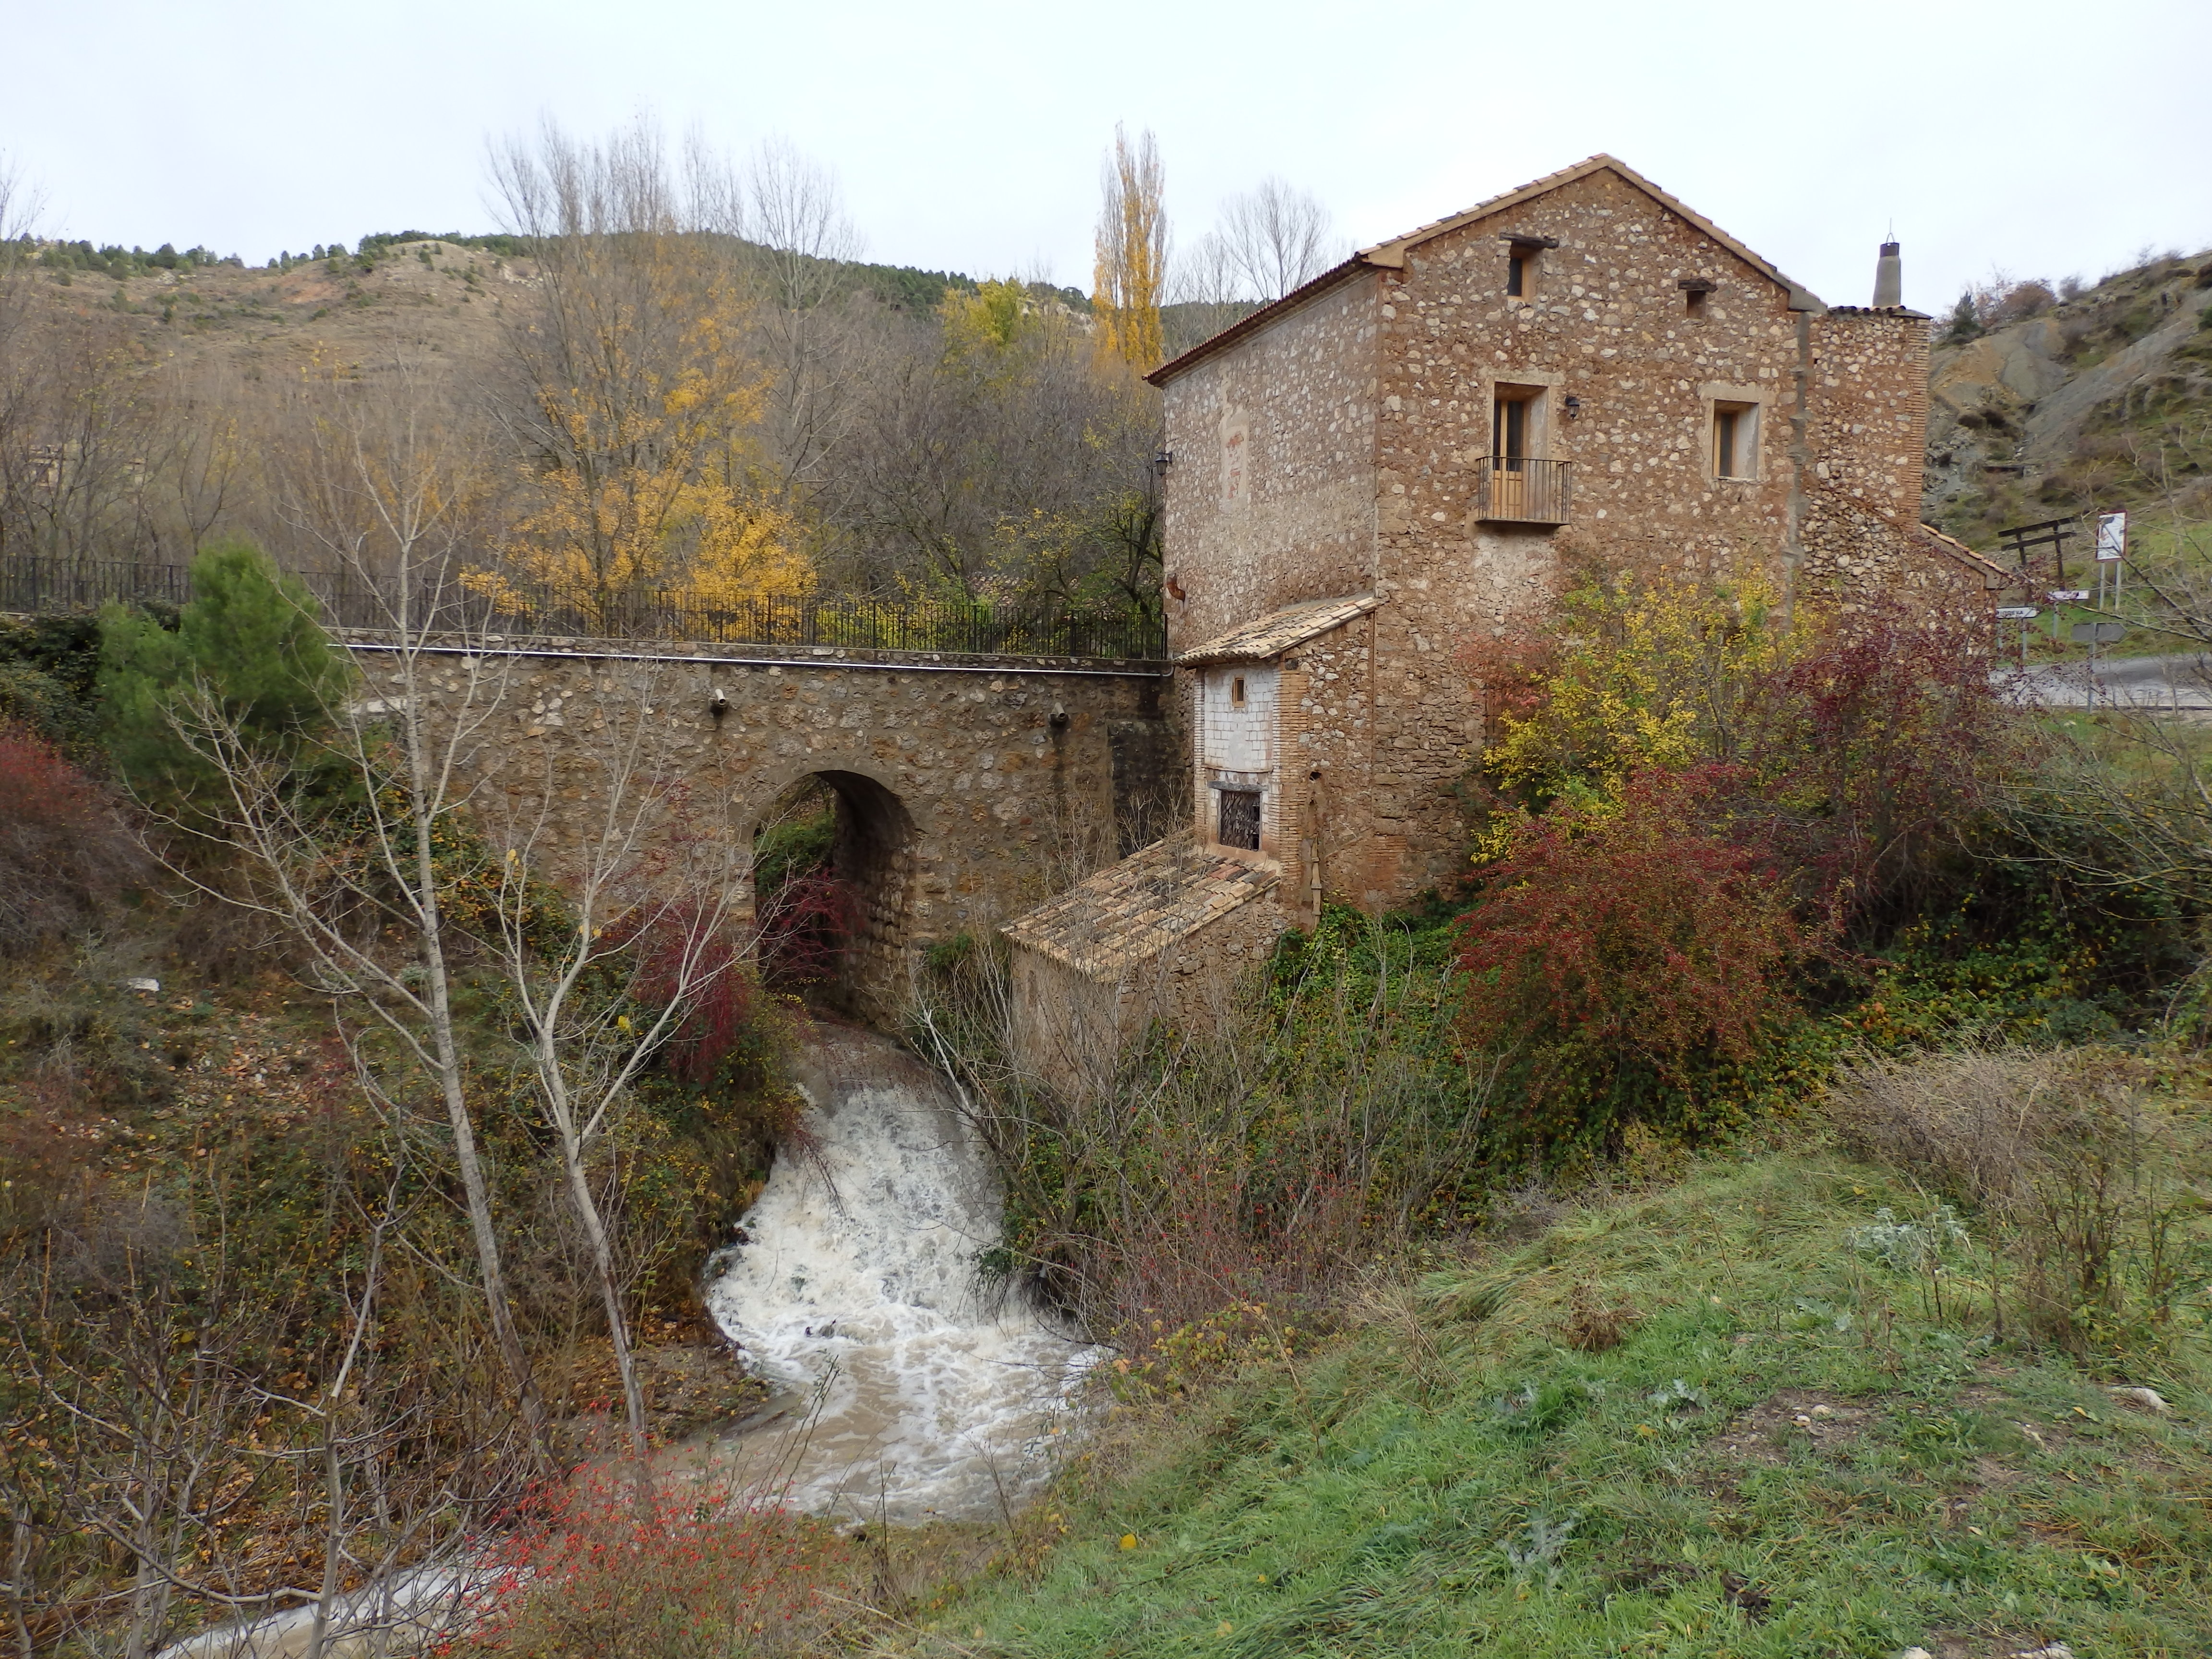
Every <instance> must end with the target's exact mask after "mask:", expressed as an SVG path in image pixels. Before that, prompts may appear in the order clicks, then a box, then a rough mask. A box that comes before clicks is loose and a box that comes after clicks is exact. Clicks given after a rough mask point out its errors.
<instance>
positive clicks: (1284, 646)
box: [1176, 593, 1383, 668]
mask: <svg viewBox="0 0 2212 1659" xmlns="http://www.w3.org/2000/svg"><path fill="white" fill-rule="evenodd" d="M1382 603H1383V601H1382V600H1380V599H1376V597H1375V596H1374V595H1373V594H1371V593H1370V594H1364V595H1363V596H1361V597H1360V598H1358V599H1312V600H1309V601H1308V602H1307V603H1306V604H1304V605H1291V606H1289V607H1287V608H1286V609H1285V610H1281V611H1271V612H1269V613H1268V614H1267V616H1264V617H1261V618H1260V619H1259V620H1258V621H1257V622H1249V623H1244V624H1243V626H1242V627H1240V628H1232V629H1230V630H1229V631H1228V632H1227V633H1226V634H1224V635H1220V636H1219V637H1218V638H1216V639H1211V640H1208V641H1206V643H1205V644H1203V645H1198V646H1193V647H1191V648H1190V649H1189V650H1188V651H1183V652H1179V653H1176V663H1177V664H1178V665H1180V666H1182V667H1184V668H1196V667H1200V666H1201V665H1205V664H1207V663H1217V662H1266V661H1267V659H1269V658H1271V657H1279V656H1281V655H1282V654H1283V653H1284V652H1285V651H1289V650H1292V649H1294V648H1296V647H1298V646H1301V645H1304V643H1305V642H1306V641H1308V640H1316V639H1319V638H1320V637H1321V636H1322V635H1324V634H1326V633H1328V631H1329V630H1330V629H1333V628H1341V627H1343V626H1344V624H1345V623H1348V622H1352V621H1353V620H1355V619H1357V618H1358V617H1364V616H1365V615H1366V614H1367V613H1368V612H1369V611H1372V610H1374V609H1375V607H1376V605H1380V604H1382Z"/></svg>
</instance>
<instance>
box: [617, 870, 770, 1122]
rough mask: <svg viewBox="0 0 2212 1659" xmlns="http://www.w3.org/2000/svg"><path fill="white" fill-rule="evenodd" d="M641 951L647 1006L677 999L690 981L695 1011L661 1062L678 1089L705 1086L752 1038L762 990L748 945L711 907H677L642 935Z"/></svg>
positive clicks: (688, 1012)
mask: <svg viewBox="0 0 2212 1659" xmlns="http://www.w3.org/2000/svg"><path fill="white" fill-rule="evenodd" d="M635 950H636V951H637V952H638V974H637V979H636V981H635V990H636V993H637V994H638V996H639V997H640V998H641V1000H644V1001H647V1002H650V1003H659V1004H665V1003H668V1002H671V1001H673V1000H675V999H676V997H677V996H678V994H681V993H683V992H684V990H685V989H686V987H687V982H688V987H689V993H690V1006H689V1007H687V1008H686V1009H685V1010H684V1013H683V1016H682V1018H679V1019H678V1022H677V1024H676V1029H675V1030H673V1031H672V1032H671V1033H670V1035H669V1036H668V1039H667V1041H666V1042H665V1044H664V1045H663V1046H662V1048H661V1063H662V1064H663V1065H664V1066H666V1067H667V1069H668V1072H669V1074H670V1075H671V1076H672V1077H674V1078H675V1079H677V1080H678V1082H679V1083H687V1084H690V1085H691V1086H692V1087H694V1088H697V1089H703V1088H705V1087H707V1086H708V1085H709V1084H711V1083H713V1082H714V1079H715V1078H716V1076H717V1075H718V1074H719V1073H720V1071H721V1069H722V1067H723V1066H724V1065H725V1064H726V1062H727V1061H728V1060H730V1059H731V1057H732V1055H734V1054H738V1053H740V1052H741V1051H743V1050H744V1049H745V1048H747V1047H748V1046H749V1044H750V1042H751V1040H752V1036H753V1021H754V1016H755V1015H756V1013H757V1012H758V997H757V992H758V990H759V986H758V983H757V981H756V980H755V979H754V977H753V975H752V973H751V972H750V969H748V967H747V965H746V963H745V962H744V944H743V942H742V940H741V939H739V938H738V936H737V933H736V930H735V929H733V928H732V927H728V926H727V925H726V924H718V919H717V918H716V917H714V915H712V913H711V912H710V910H709V908H708V907H707V906H705V905H703V904H671V905H670V906H668V907H667V908H665V909H663V910H660V911H659V912H658V913H657V914H655V915H653V918H652V920H651V921H649V922H647V924H646V925H645V926H644V927H642V928H641V931H640V934H639V937H638V938H637V939H636V940H635Z"/></svg>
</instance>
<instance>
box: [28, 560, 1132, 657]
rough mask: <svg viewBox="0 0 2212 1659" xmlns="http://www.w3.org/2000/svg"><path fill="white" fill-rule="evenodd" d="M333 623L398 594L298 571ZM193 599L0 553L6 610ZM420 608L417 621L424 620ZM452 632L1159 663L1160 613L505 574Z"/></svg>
mask: <svg viewBox="0 0 2212 1659" xmlns="http://www.w3.org/2000/svg"><path fill="white" fill-rule="evenodd" d="M295 574H298V576H299V578H300V580H301V581H302V582H303V583H304V584H305V585H306V586H307V590H308V591H309V592H312V593H313V595H314V596H315V599H316V601H317V603H318V604H319V605H320V607H321V611H322V619H323V620H324V621H325V623H329V624H330V625H331V626H333V627H337V628H348V629H389V628H391V627H392V626H393V617H392V605H391V600H390V598H389V596H388V595H386V594H384V593H382V592H379V591H378V590H377V589H376V588H374V586H371V585H370V584H368V583H367V582H364V581H362V580H360V579H359V578H358V577H354V576H349V575H339V574H329V573H321V572H314V571H301V572H298V573H295ZM190 599H191V580H190V575H189V572H188V571H187V569H186V568H185V566H183V565H175V564H132V563H129V562H120V561H117V562H72V561H64V560H59V559H43V558H34V557H23V556H10V557H8V558H5V559H0V611H30V612H39V613H52V612H65V611H88V610H92V609H95V608H96V607H98V606H100V605H105V604H106V603H107V602H109V601H110V600H121V601H123V602H125V603H126V604H140V605H167V606H181V605H185V604H186V603H187V602H189V601H190ZM421 620H422V619H420V618H419V617H418V623H417V625H421ZM427 620H428V625H430V626H431V627H433V628H435V629H441V630H443V631H449V632H455V633H459V632H469V633H492V634H499V635H532V636H547V635H550V636H555V637H564V638H590V639H621V640H682V641H691V642H697V643H702V644H714V645H772V646H793V647H834V648H838V649H848V650H866V651H915V652H949V653H955V654H957V655H982V656H1037V657H1089V658H1100V659H1109V660H1114V661H1146V662H1157V661H1161V660H1164V659H1165V658H1166V656H1167V633H1166V629H1165V626H1164V623H1162V622H1161V620H1160V619H1159V618H1158V617H1146V616H1143V615H1140V614H1132V613H1130V612H1127V611H1083V610H1069V609H1064V608H1054V607H1049V606H1024V605H989V604H981V603H974V604H969V603H962V602H958V601H948V600H943V599H922V600H884V599H832V598H769V597H763V598H757V599H739V600H736V601H719V600H708V599H702V598H701V597H700V596H698V595H697V594H695V593H690V592H681V591H669V590H653V589H623V590H617V591H615V592H594V591H591V590H587V589H584V588H579V587H563V586H556V585H550V584H544V583H528V582H516V581H513V580H511V579H508V578H505V577H500V578H496V579H494V580H470V581H465V582H454V583H450V584H447V586H445V587H444V588H443V589H442V590H441V592H439V593H438V594H437V595H436V596H435V601H434V605H433V610H432V613H431V615H430V616H429V617H428V619H427Z"/></svg>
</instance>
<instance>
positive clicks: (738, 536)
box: [472, 237, 814, 614]
mask: <svg viewBox="0 0 2212 1659" xmlns="http://www.w3.org/2000/svg"><path fill="white" fill-rule="evenodd" d="M560 276H561V278H562V281H561V283H559V284H558V285H556V287H555V288H554V289H553V291H552V292H551V294H550V297H549V301H548V309H547V319H546V322H545V324H544V346H543V348H542V349H540V350H539V352H538V354H536V356H535V358H534V361H533V362H532V369H533V380H534V381H535V386H534V388H533V389H534V392H535V402H536V405H537V408H536V410H535V413H536V416H537V431H538V441H539V446H540V448H541V451H542V452H543V459H541V461H540V462H539V463H538V464H537V465H533V466H532V467H530V468H529V469H528V470H527V471H526V477H525V480H524V482H525V485H526V499H527V500H528V503H529V504H528V507H527V508H526V510H525V511H524V512H523V513H521V514H520V516H519V517H518V518H517V520H516V521H515V523H514V526H513V532H512V535H511V538H510V540H509V544H508V546H507V549H506V550H505V551H506V556H505V560H504V572H503V573H502V574H498V575H494V574H489V573H483V572H479V573H477V574H476V575H475V576H474V577H473V578H472V583H473V585H474V586H477V588H478V589H479V591H484V592H492V593H494V594H495V596H497V597H499V598H501V599H502V600H503V601H505V602H507V603H511V604H515V605H520V602H521V593H520V586H518V580H517V579H519V580H520V581H521V582H528V583H532V584H543V585H545V586H551V587H555V588H557V589H559V590H561V592H562V596H563V598H564V599H567V600H568V602H570V603H573V604H576V605H580V607H581V608H583V609H584V610H585V611H586V612H587V614H589V613H594V612H605V611H607V610H609V609H610V608H611V607H612V606H614V605H617V604H618V603H619V602H621V601H622V600H623V599H625V598H627V597H629V596H634V595H636V594H640V593H644V592H651V593H653V594H655V595H658V596H660V597H662V598H665V599H670V600H673V601H675V602H676V603H678V604H681V605H693V606H699V607H704V608H715V607H723V606H732V605H738V604H740V603H743V602H744V601H747V600H750V599H764V598H789V597H795V596H798V595H800V594H804V593H805V592H810V591H811V589H812V587H813V586H814V571H813V568H812V565H811V562H809V561H808V559H807V558H806V556H805V554H804V553H803V552H802V551H801V550H799V545H798V541H799V538H798V535H797V528H798V526H797V525H796V523H795V522H794V520H793V518H792V516H791V515H790V513H788V512H787V511H786V510H785V509H784V508H783V507H781V506H780V505H778V504H777V503H776V502H775V501H772V500H770V499H769V497H768V496H767V495H765V494H763V492H762V491H761V490H760V489H757V488H756V487H754V485H753V483H752V482H751V480H750V477H749V475H748V471H747V463H748V459H749V457H750V453H751V444H752V431H753V428H754V427H755V426H756V424H757V422H758V420H759V418H760V414H761V409H762V403H763V395H764V389H765V377H764V375H763V374H762V372H761V371H760V369H759V368H758V367H757V365H756V364H754V363H753V362H751V361H750V358H749V357H748V356H746V355H745V353H744V350H743V349H742V345H741V340H742V328H743V325H744V304H743V302H742V301H741V300H739V298H738V295H737V294H736V292H735V291H734V289H732V287H731V286H730V284H729V283H727V282H726V280H724V279H722V278H720V276H717V275H715V274H713V273H711V272H707V271H703V270H702V268H701V261H700V258H699V254H698V251H697V250H696V248H692V247H690V246H686V245H685V244H684V243H683V242H682V241H681V240H680V239H677V238H672V237H660V238H633V239H631V240H629V242H628V243H627V244H626V245H623V246H621V247H619V248H618V249H614V250H611V251H608V252H602V251H601V250H600V249H599V248H596V247H593V246H589V245H586V246H583V247H582V248H581V249H580V251H579V252H576V253H575V254H574V255H573V256H572V258H571V259H570V262H569V264H568V267H567V268H566V269H564V270H562V271H561V272H560Z"/></svg>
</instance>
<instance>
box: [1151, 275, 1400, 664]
mask: <svg viewBox="0 0 2212 1659" xmlns="http://www.w3.org/2000/svg"><path fill="white" fill-rule="evenodd" d="M1375 289H1376V278H1373V277H1355V278H1353V279H1352V281H1350V282H1348V283H1344V284H1342V285H1341V286H1340V287H1338V288H1336V289H1334V290H1332V291H1330V292H1328V293H1327V294H1324V295H1320V296H1319V297H1317V298H1316V299H1315V300H1314V301H1311V302H1310V303H1309V304H1307V305H1305V306H1304V307H1301V308H1300V309H1299V310H1297V312H1295V313H1292V314H1291V315H1290V316H1288V317H1285V318H1284V319H1282V320H1280V321H1279V322H1278V323H1276V324H1275V325H1273V326H1272V327H1270V328H1267V329H1266V330H1265V331H1262V332H1261V333H1260V334H1259V335H1258V336H1256V337H1254V338H1252V339H1251V340H1249V341H1247V342H1246V343H1244V344H1243V345H1242V346H1240V347H1239V348H1237V349H1235V350H1233V351H1230V352H1225V353H1224V354H1223V355H1221V356H1217V357H1214V358H1212V359H1211V360H1209V361H1207V362H1202V363H1200V364H1199V365H1198V366H1196V367H1195V368H1193V369H1192V370H1191V371H1190V372H1189V373H1188V374H1185V375H1183V376H1182V377H1181V378H1180V379H1178V380H1176V384H1175V390H1174V392H1173V393H1172V395H1170V397H1169V398H1168V399H1167V406H1166V416H1167V447H1168V449H1169V451H1170V453H1172V454H1173V455H1174V456H1175V462H1174V465H1171V466H1170V468H1169V469H1168V473H1167V481H1166V486H1165V488H1166V509H1167V538H1168V540H1167V545H1168V547H1169V549H1170V552H1169V556H1168V559H1167V573H1166V574H1167V575H1168V578H1169V580H1170V586H1169V589H1168V593H1169V603H1168V642H1169V646H1170V650H1171V651H1180V650H1185V649H1188V647H1190V646H1191V645H1192V644H1194V642H1196V641H1201V640H1206V639H1210V638H1212V637H1213V636H1214V635H1218V634H1221V633H1223V632H1225V631H1226V630H1227V629H1230V628H1232V627H1234V626H1236V625H1237V624H1238V623H1244V622H1249V621H1250V620H1251V619H1252V618H1254V617H1259V616H1263V615H1265V614H1266V613H1267V612H1268V611H1277V610H1280V609H1282V608H1283V607H1285V606H1286V605H1297V604H1299V603H1301V602H1302V601H1304V600H1307V599H1345V598H1349V597H1351V596H1352V595H1355V594H1359V593H1364V592H1367V591H1368V582H1369V570H1370V564H1371V561H1372V557H1373V553H1374V529H1375V484H1374V466H1375V455H1374V442H1375V436H1374V435H1375V416H1374V410H1375V400H1374V392H1375V363H1374V358H1375V346H1376V331H1375V323H1376V319H1375V304H1374V295H1375ZM1177 588H1180V589H1181V590H1182V596H1183V597H1182V599H1176V597H1175V594H1176V589H1177Z"/></svg>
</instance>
